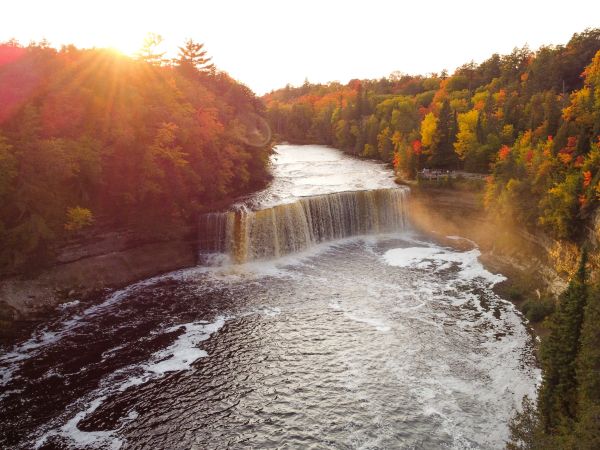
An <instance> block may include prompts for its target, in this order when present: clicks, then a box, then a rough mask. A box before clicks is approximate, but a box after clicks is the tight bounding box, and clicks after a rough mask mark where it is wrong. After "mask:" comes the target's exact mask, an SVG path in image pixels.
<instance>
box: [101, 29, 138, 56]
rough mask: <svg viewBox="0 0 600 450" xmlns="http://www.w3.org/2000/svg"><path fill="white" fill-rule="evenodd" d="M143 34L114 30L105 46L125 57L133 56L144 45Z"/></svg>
mask: <svg viewBox="0 0 600 450" xmlns="http://www.w3.org/2000/svg"><path fill="white" fill-rule="evenodd" d="M144 37H145V34H143V33H138V32H128V31H127V30H115V33H114V34H111V36H109V38H108V39H107V40H106V46H107V47H108V48H111V49H113V50H115V51H117V52H119V53H121V54H123V55H126V56H135V55H136V54H137V53H138V52H139V51H140V49H141V48H142V45H143V44H144Z"/></svg>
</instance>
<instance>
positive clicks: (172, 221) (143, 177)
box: [0, 36, 271, 273]
mask: <svg viewBox="0 0 600 450" xmlns="http://www.w3.org/2000/svg"><path fill="white" fill-rule="evenodd" d="M159 42H160V37H158V36H149V37H148V38H147V39H146V42H145V44H144V47H143V48H142V50H141V51H140V53H139V55H138V57H136V58H131V57H126V56H123V55H121V54H119V53H117V52H115V51H112V50H104V49H78V48H75V47H74V46H64V47H62V48H61V49H60V50H56V49H54V48H52V47H50V46H49V45H48V44H47V43H46V42H40V43H32V44H30V45H28V46H22V45H20V44H19V43H18V42H16V41H14V40H13V41H9V42H5V43H2V44H0V242H2V246H1V248H0V273H1V272H8V273H10V272H22V271H25V270H31V269H32V268H33V267H36V266H38V265H43V264H44V263H45V262H47V261H48V260H49V258H50V257H51V255H52V252H53V251H54V249H55V248H56V246H57V245H59V244H60V243H61V242H64V241H65V240H66V239H69V238H70V237H72V236H73V235H76V234H77V233H82V232H85V230H86V229H88V228H89V227H94V226H95V227H103V228H109V229H118V228H119V227H127V228H128V229H132V230H134V232H135V233H136V235H137V236H140V237H143V236H152V235H156V234H160V235H161V236H165V235H168V234H169V233H177V230H178V229H179V228H181V227H182V226H185V224H188V223H191V222H192V221H193V219H194V218H195V217H196V215H197V214H198V213H200V212H203V211H207V210H211V209H214V208H216V207H222V206H223V205H224V204H226V203H227V202H229V201H231V199H232V198H234V197H236V196H238V195H240V194H244V193H247V192H249V191H252V190H254V189H257V188H259V187H261V186H262V185H264V184H265V183H266V182H267V181H268V180H269V177H270V175H269V172H268V169H267V167H268V160H269V155H270V153H271V146H270V136H269V134H268V126H267V124H266V122H265V119H264V116H265V110H264V106H263V103H262V102H261V100H260V99H258V98H257V97H256V96H255V95H254V93H253V92H252V91H251V90H250V89H248V88H247V87H245V86H244V85H242V84H240V83H238V82H236V81H234V80H233V79H232V78H231V77H230V76H229V75H228V74H227V73H225V72H222V71H219V70H217V69H216V68H215V67H214V65H212V64H211V62H210V58H209V57H208V56H207V53H206V50H205V49H204V48H203V45H202V44H199V43H196V42H193V41H192V40H188V41H187V42H185V44H184V45H183V46H182V47H180V49H179V55H178V57H177V58H175V59H174V60H171V61H169V60H166V59H165V58H164V56H163V54H161V53H159V52H158V50H157V44H158V43H159ZM265 129H266V131H265Z"/></svg>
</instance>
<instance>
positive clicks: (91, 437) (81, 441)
mask: <svg viewBox="0 0 600 450" xmlns="http://www.w3.org/2000/svg"><path fill="white" fill-rule="evenodd" d="M105 399H106V397H99V398H96V399H95V400H94V401H92V402H91V403H90V404H89V405H88V407H87V408H86V409H85V410H84V411H80V412H78V413H77V414H76V415H75V416H74V417H73V418H72V419H71V420H69V421H68V422H67V423H66V424H64V425H63V426H62V427H60V428H59V429H58V430H51V431H49V432H47V433H44V435H42V436H41V437H40V438H39V439H38V440H37V441H36V443H35V448H36V449H37V448H40V447H41V446H42V445H44V444H45V443H46V441H47V440H48V438H50V437H52V436H59V437H63V438H67V439H69V440H70V441H71V442H73V443H74V444H75V445H77V446H78V447H80V448H82V447H88V446H92V447H96V448H98V447H104V448H110V449H113V450H117V449H120V448H121V447H122V446H123V441H122V440H121V439H119V438H118V437H117V436H116V433H115V432H116V431H117V430H110V431H81V430H80V429H79V428H78V427H77V424H78V423H79V422H80V421H81V420H83V419H84V418H85V417H86V416H87V415H88V414H91V413H93V412H94V411H95V410H96V409H98V407H99V406H100V405H101V404H102V402H103V401H104V400H105Z"/></svg>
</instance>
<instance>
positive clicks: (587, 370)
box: [575, 284, 600, 450]
mask: <svg viewBox="0 0 600 450" xmlns="http://www.w3.org/2000/svg"><path fill="white" fill-rule="evenodd" d="M577 382H578V383H579V396H578V400H579V405H578V423H577V425H576V429H575V439H576V442H577V446H578V448H580V449H590V450H592V449H598V448H600V284H598V285H596V287H595V289H594V290H593V291H592V292H591V293H590V295H589V297H588V303H587V306H586V308H585V317H584V321H583V327H582V330H581V351H580V352H579V355H578V356H577Z"/></svg>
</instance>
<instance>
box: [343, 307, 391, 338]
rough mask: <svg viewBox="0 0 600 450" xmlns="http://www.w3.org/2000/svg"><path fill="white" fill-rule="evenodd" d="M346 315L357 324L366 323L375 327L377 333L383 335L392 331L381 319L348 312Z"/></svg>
mask: <svg viewBox="0 0 600 450" xmlns="http://www.w3.org/2000/svg"><path fill="white" fill-rule="evenodd" d="M344 315H345V316H346V317H348V318H349V319H351V320H353V321H355V322H359V323H365V324H367V325H370V326H372V327H374V328H375V329H376V330H377V331H381V332H383V333H386V332H388V331H390V327H389V326H388V325H386V324H385V322H384V321H383V320H381V319H376V318H371V317H364V316H359V315H356V314H355V313H350V312H346V313H344Z"/></svg>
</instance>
